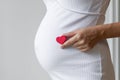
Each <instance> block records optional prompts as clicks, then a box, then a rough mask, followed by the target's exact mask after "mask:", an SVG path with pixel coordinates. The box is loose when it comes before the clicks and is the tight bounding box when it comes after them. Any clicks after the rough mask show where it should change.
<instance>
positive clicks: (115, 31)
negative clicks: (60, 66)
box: [61, 22, 120, 51]
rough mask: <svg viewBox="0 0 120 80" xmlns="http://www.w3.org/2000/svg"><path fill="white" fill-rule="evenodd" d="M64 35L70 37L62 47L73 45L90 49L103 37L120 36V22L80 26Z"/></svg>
mask: <svg viewBox="0 0 120 80" xmlns="http://www.w3.org/2000/svg"><path fill="white" fill-rule="evenodd" d="M63 35H66V36H68V37H70V38H69V39H68V40H67V41H66V42H65V43H64V44H62V45H61V48H62V49H64V48H66V47H68V46H72V47H74V48H77V49H79V50H80V51H88V50H90V49H92V48H93V47H94V45H95V44H96V43H98V42H99V41H100V40H102V39H107V38H114V37H120V22H115V23H110V24H102V25H95V26H91V27H87V28H80V29H77V30H74V31H71V32H68V33H63Z"/></svg>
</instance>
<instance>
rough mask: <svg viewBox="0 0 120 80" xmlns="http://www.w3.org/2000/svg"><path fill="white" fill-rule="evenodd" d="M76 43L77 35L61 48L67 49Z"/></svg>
mask: <svg viewBox="0 0 120 80" xmlns="http://www.w3.org/2000/svg"><path fill="white" fill-rule="evenodd" d="M76 41H77V39H76V35H75V36H73V37H71V38H70V39H68V40H67V41H66V42H65V43H64V44H63V45H62V46H61V47H62V48H65V47H67V46H70V45H72V44H74V43H75V42H76Z"/></svg>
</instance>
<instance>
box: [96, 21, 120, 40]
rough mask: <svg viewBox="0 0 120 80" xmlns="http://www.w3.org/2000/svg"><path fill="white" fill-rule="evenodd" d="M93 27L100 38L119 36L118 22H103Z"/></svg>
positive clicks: (119, 24) (119, 25) (119, 23)
mask: <svg viewBox="0 0 120 80" xmlns="http://www.w3.org/2000/svg"><path fill="white" fill-rule="evenodd" d="M95 28H96V30H98V32H99V33H100V36H101V38H102V39H106V38H114V37H120V22H115V23H110V24H103V25H99V26H98V27H95Z"/></svg>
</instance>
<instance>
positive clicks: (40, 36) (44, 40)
mask: <svg viewBox="0 0 120 80" xmlns="http://www.w3.org/2000/svg"><path fill="white" fill-rule="evenodd" d="M51 19H52V20H51ZM60 19H61V18H59V17H57V18H54V17H50V16H47V15H46V16H45V17H44V18H43V21H42V22H41V24H40V26H39V28H38V31H37V33H36V37H35V51H36V56H37V59H38V61H39V63H40V64H41V66H42V67H43V68H44V69H46V71H51V70H53V69H58V68H63V67H64V68H67V66H69V67H71V69H72V68H73V67H74V66H76V65H79V66H81V70H82V69H83V67H82V66H83V65H86V69H88V67H89V68H90V69H89V71H90V70H93V71H95V72H97V71H98V70H99V67H100V64H98V63H100V54H99V50H98V48H97V45H96V46H95V47H94V48H93V49H91V50H90V51H88V52H81V51H80V50H77V49H76V48H73V47H72V46H70V47H67V48H65V49H61V48H60V46H61V45H60V44H59V43H57V42H56V37H57V36H59V35H62V34H63V33H65V32H69V31H72V30H75V29H78V28H80V27H82V26H84V25H86V24H83V23H82V24H80V23H77V22H76V21H77V20H76V19H73V20H72V19H71V20H69V19H68V20H69V21H68V20H67V19H66V18H65V20H64V22H63V21H62V20H61V21H60ZM74 22H75V23H74ZM91 63H92V64H91ZM93 63H94V65H93ZM95 67H98V69H94V68H95ZM84 68H85V67H84ZM76 69H77V68H76ZM83 70H84V69H83Z"/></svg>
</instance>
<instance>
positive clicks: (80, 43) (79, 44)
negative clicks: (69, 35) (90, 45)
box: [73, 40, 85, 47]
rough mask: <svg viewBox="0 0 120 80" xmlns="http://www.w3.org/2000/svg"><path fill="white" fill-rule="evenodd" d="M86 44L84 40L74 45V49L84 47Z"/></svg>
mask: <svg viewBox="0 0 120 80" xmlns="http://www.w3.org/2000/svg"><path fill="white" fill-rule="evenodd" d="M84 44H85V41H84V40H79V41H77V42H76V43H74V44H73V47H78V46H82V45H84Z"/></svg>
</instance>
